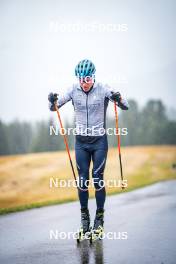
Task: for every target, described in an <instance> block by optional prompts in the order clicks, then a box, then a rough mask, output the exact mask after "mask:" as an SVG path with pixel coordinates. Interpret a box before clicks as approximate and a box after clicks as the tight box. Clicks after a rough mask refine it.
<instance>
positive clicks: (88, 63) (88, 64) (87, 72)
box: [85, 60, 91, 76]
mask: <svg viewBox="0 0 176 264" xmlns="http://www.w3.org/2000/svg"><path fill="white" fill-rule="evenodd" d="M90 64H91V61H89V60H88V61H87V67H86V73H85V75H86V76H87V75H90V74H89V72H90Z"/></svg>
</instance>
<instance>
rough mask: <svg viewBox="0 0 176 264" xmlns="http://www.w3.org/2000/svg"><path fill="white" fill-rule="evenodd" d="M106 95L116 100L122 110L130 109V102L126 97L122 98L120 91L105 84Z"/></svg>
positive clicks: (112, 100) (113, 100) (111, 99)
mask: <svg viewBox="0 0 176 264" xmlns="http://www.w3.org/2000/svg"><path fill="white" fill-rule="evenodd" d="M105 96H106V97H107V98H109V100H110V101H111V102H116V104H117V106H119V107H120V108H121V109H122V110H128V109H129V104H128V101H127V100H126V99H125V98H122V96H121V94H120V93H119V92H115V91H113V89H110V88H109V87H108V86H105Z"/></svg>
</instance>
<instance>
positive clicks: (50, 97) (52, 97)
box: [48, 93, 58, 105]
mask: <svg viewBox="0 0 176 264" xmlns="http://www.w3.org/2000/svg"><path fill="white" fill-rule="evenodd" d="M57 100H58V94H57V93H50V94H49V95H48V101H49V102H50V103H51V104H52V105H54V104H55V102H56V101H57Z"/></svg>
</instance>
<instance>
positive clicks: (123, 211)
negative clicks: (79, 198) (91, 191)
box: [0, 181, 176, 264]
mask: <svg viewBox="0 0 176 264" xmlns="http://www.w3.org/2000/svg"><path fill="white" fill-rule="evenodd" d="M89 205H90V209H91V215H92V218H93V217H94V213H95V212H94V210H95V200H91V201H90V203H89ZM92 220H93V219H92ZM79 223H80V216H79V204H78V202H75V203H69V204H65V205H58V206H50V207H44V208H40V209H32V210H29V211H25V212H19V213H13V214H9V215H6V216H1V217H0V263H1V264H6V263H9V264H28V263H30V264H33V263H35V264H38V263H42V264H45V263H47V264H53V263H54V264H55V263H57V264H60V263H61V264H65V263H66V264H69V263H72V264H75V263H78V264H80V263H84V264H86V263H87V264H88V263H98V264H103V263H114V264H116V263H123V264H124V263H129V264H133V263H135V264H138V263H140V264H142V263H150V264H155V263H156V264H167V263H168V264H175V263H176V181H169V182H163V183H157V184H154V185H152V186H149V187H146V188H143V189H139V190H136V191H133V192H129V193H124V194H120V195H117V196H111V197H108V198H107V202H106V215H105V232H106V234H107V233H108V232H114V235H115V236H116V237H115V238H116V239H108V238H107V237H106V238H105V239H104V240H102V241H97V242H95V243H94V244H93V245H92V246H90V245H89V242H88V241H83V242H82V244H81V245H80V246H77V243H76V241H75V240H74V239H73V238H72V236H71V235H70V237H71V238H70V239H61V238H59V237H58V239H57V238H56V237H55V239H54V238H52V239H50V234H51V231H53V233H55V234H56V233H57V232H63V231H64V232H73V231H75V230H77V228H78V227H79ZM124 232H127V233H124ZM115 233H116V234H115ZM111 234H112V233H109V235H111ZM126 235H127V239H122V238H126V237H125V236H126ZM62 236H63V233H62ZM62 238H63V237H62ZM110 238H112V236H111V237H110Z"/></svg>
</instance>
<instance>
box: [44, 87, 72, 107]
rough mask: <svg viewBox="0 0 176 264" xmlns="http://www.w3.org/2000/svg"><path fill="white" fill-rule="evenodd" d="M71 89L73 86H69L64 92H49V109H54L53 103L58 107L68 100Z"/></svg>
mask: <svg viewBox="0 0 176 264" xmlns="http://www.w3.org/2000/svg"><path fill="white" fill-rule="evenodd" d="M72 90H73V88H70V89H68V90H67V92H66V93H64V94H59V95H58V94H56V93H50V94H49V95H48V101H49V109H50V110H51V111H56V109H55V104H56V105H57V107H58V108H60V107H61V106H63V105H64V104H65V103H67V102H69V101H70V100H71V99H72Z"/></svg>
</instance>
